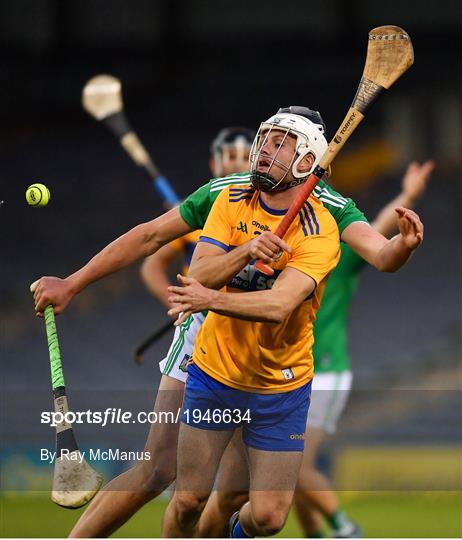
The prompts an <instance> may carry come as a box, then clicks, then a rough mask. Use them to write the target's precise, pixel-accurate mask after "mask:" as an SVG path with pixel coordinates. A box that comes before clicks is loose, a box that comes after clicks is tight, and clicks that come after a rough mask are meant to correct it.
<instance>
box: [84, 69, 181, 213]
mask: <svg viewBox="0 0 462 540" xmlns="http://www.w3.org/2000/svg"><path fill="white" fill-rule="evenodd" d="M82 105H83V108H84V109H85V110H86V111H87V112H88V114H90V115H91V116H93V118H96V120H98V121H102V122H103V123H104V124H105V125H106V126H107V127H108V129H109V130H110V131H112V133H114V135H115V136H116V137H117V138H118V140H119V142H120V144H121V145H122V146H123V148H124V149H125V150H126V152H127V153H128V154H129V156H130V157H131V158H132V160H133V161H134V162H135V163H136V164H137V165H138V166H140V167H143V168H144V170H145V171H146V172H147V173H148V175H149V176H150V178H151V180H152V182H153V186H154V188H155V189H156V190H157V192H158V193H159V195H160V196H161V197H162V200H163V202H164V205H165V206H166V207H167V208H172V207H173V206H175V205H176V204H178V203H179V201H180V199H179V197H178V195H177V194H176V193H175V191H174V189H173V188H172V186H171V184H170V182H169V181H168V180H167V178H166V177H165V176H163V175H162V173H161V172H160V171H159V169H158V168H157V166H156V165H155V164H154V162H153V160H152V159H151V157H150V155H149V154H148V152H147V150H146V149H145V147H144V146H143V144H142V142H141V141H140V139H139V138H138V135H137V134H136V133H135V132H134V131H133V129H132V128H131V126H130V124H129V122H128V120H127V117H126V116H125V113H124V105H123V101H122V85H121V83H120V81H119V79H117V78H116V77H113V76H112V75H97V76H96V77H93V78H92V79H90V80H89V81H88V82H87V83H86V85H85V86H84V88H83V92H82Z"/></svg>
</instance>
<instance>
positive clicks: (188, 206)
mask: <svg viewBox="0 0 462 540" xmlns="http://www.w3.org/2000/svg"><path fill="white" fill-rule="evenodd" d="M249 184H250V174H249V173H239V174H233V175H230V176H226V177H224V178H213V179H212V180H210V182H209V183H208V184H205V185H204V186H202V187H200V188H199V189H198V190H197V191H195V192H194V193H193V194H192V195H190V196H189V197H188V198H187V199H186V200H185V201H184V202H183V203H182V204H181V205H180V208H179V210H180V215H181V217H182V218H183V219H184V221H185V222H186V223H187V224H188V225H190V226H191V227H192V228H193V229H202V228H203V227H204V224H205V222H206V221H207V217H208V215H209V212H210V209H211V208H212V205H213V203H214V202H215V199H216V198H217V197H218V195H219V194H220V192H221V191H222V190H223V189H224V188H226V187H227V186H229V185H249ZM313 195H314V196H315V197H317V198H318V199H319V200H320V201H322V203H323V204H324V206H325V207H326V209H327V210H329V212H330V213H331V215H332V217H333V218H334V219H335V221H336V222H337V226H338V228H339V232H340V234H342V232H343V231H344V230H345V229H346V227H348V225H350V224H351V223H354V222H356V221H364V222H366V223H367V219H366V217H365V216H364V214H363V213H362V212H361V211H360V210H359V209H358V208H357V207H356V204H355V203H354V202H353V201H352V199H349V198H345V197H343V196H342V195H340V194H339V193H337V192H336V191H335V190H334V189H332V188H331V187H330V186H329V185H328V184H326V183H325V182H324V181H322V180H321V181H320V182H319V184H318V185H317V186H316V187H315V189H314V191H313ZM341 252H342V255H341V258H340V262H339V264H338V265H337V267H336V268H335V269H334V270H333V272H332V274H331V275H330V277H329V279H328V281H327V284H326V288H325V290H324V295H323V299H322V302H321V307H320V309H319V311H318V313H317V317H316V321H315V324H314V334H315V340H314V347H313V353H314V364H315V373H321V372H328V371H345V370H348V369H350V362H349V357H348V350H347V335H346V334H347V318H348V312H349V309H350V303H351V299H352V297H353V294H354V292H355V290H356V287H357V283H358V274H359V272H360V270H361V269H362V267H363V265H364V264H365V261H364V260H363V259H362V258H361V257H359V255H356V253H355V252H354V251H353V250H352V249H351V248H350V247H349V246H347V245H346V244H344V243H343V242H342V244H341Z"/></svg>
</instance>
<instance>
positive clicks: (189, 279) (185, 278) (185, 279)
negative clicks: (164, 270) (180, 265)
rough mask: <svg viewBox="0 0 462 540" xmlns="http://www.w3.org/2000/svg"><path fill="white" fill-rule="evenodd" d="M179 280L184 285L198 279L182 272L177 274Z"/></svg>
mask: <svg viewBox="0 0 462 540" xmlns="http://www.w3.org/2000/svg"><path fill="white" fill-rule="evenodd" d="M176 278H177V280H178V281H179V282H180V283H182V284H183V285H191V283H194V282H195V281H196V280H195V279H194V278H192V277H188V276H182V275H181V274H177V275H176Z"/></svg>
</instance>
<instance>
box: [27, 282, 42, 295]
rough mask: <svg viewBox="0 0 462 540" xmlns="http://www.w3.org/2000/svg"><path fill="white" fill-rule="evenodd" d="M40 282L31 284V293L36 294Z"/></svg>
mask: <svg viewBox="0 0 462 540" xmlns="http://www.w3.org/2000/svg"><path fill="white" fill-rule="evenodd" d="M39 281H40V279H37V280H36V281H34V283H31V284H30V287H29V289H30V292H31V293H34V292H35V289H36V288H37V285H38V284H39Z"/></svg>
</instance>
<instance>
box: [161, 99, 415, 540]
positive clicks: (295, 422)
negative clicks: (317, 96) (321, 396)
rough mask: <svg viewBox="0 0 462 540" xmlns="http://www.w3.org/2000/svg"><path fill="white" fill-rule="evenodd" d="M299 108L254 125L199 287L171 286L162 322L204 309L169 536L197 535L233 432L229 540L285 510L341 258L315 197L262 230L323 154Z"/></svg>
mask: <svg viewBox="0 0 462 540" xmlns="http://www.w3.org/2000/svg"><path fill="white" fill-rule="evenodd" d="M303 110H307V109H302V108H290V109H287V110H282V111H280V112H279V113H278V114H276V115H274V116H273V117H271V118H270V119H269V120H268V121H266V122H264V123H262V125H261V126H260V129H259V131H258V133H257V136H256V138H255V142H254V145H253V147H252V150H251V156H250V171H251V176H252V186H251V187H244V186H230V187H228V188H226V189H225V190H223V191H222V193H221V194H220V195H219V197H218V198H217V200H216V202H215V204H214V206H213V207H212V210H211V212H210V214H209V218H208V220H207V222H206V224H205V227H204V230H203V233H202V236H201V238H200V241H199V243H198V246H197V248H196V251H195V253H194V256H193V261H192V266H191V275H192V276H195V277H198V278H199V281H201V282H202V285H201V284H200V283H199V282H198V281H196V280H195V279H194V278H193V277H188V278H184V277H182V276H179V280H180V282H181V283H182V284H183V285H184V287H183V288H182V287H170V288H169V290H170V291H171V292H172V296H171V297H170V301H171V302H172V303H175V304H177V305H176V306H175V307H173V308H172V309H171V310H170V311H169V313H170V315H177V314H180V313H181V312H183V315H181V316H180V317H179V319H178V321H177V324H179V323H180V322H181V321H182V320H184V318H185V317H187V316H188V315H189V313H191V312H197V311H201V310H204V309H208V310H210V313H209V315H208V316H207V318H206V320H205V322H204V324H203V325H202V327H201V329H200V331H199V333H198V335H197V338H196V344H195V348H194V353H193V357H192V363H191V364H190V366H189V369H188V379H187V382H186V391H185V397H184V404H183V412H182V424H181V427H180V434H179V447H178V468H177V480H176V491H175V493H174V496H173V498H172V500H171V502H170V504H169V506H168V508H167V510H166V513H165V518H164V525H163V535H164V536H166V537H177V536H192V535H193V534H194V533H195V526H196V524H197V522H198V519H199V517H200V513H201V511H202V509H203V507H204V505H205V503H206V501H207V498H208V496H209V494H210V491H211V489H212V487H213V483H214V478H215V473H216V471H217V468H218V465H219V462H220V459H221V457H222V455H223V452H224V450H225V448H226V446H227V444H228V442H229V441H230V439H231V437H232V434H233V431H234V430H235V429H236V428H237V427H242V439H243V442H244V444H245V446H246V451H247V458H248V464H249V472H250V494H249V495H250V497H249V499H250V500H249V502H248V503H246V504H244V506H243V507H242V508H241V510H240V511H239V512H236V514H235V515H234V516H233V517H232V519H231V523H230V533H231V536H233V537H242V538H244V537H252V536H270V535H273V534H275V533H277V532H278V531H279V530H281V528H282V527H283V525H284V522H285V520H286V517H287V513H288V510H289V507H290V504H291V502H292V498H293V491H294V488H295V485H296V482H297V475H298V471H299V468H300V463H301V457H302V452H303V448H304V440H303V438H304V436H303V433H304V430H305V427H306V418H307V413H308V405H309V396H310V388H311V378H312V376H313V362H312V353H311V346H312V343H313V331H312V330H313V324H312V323H313V320H314V318H315V314H316V311H317V309H318V307H319V303H320V300H321V296H322V290H323V288H324V285H325V282H326V279H327V277H328V275H329V273H330V271H331V270H332V269H333V268H334V267H335V265H336V263H337V261H338V258H339V237H338V231H337V230H336V227H335V223H334V220H333V219H332V217H331V215H330V214H329V213H328V212H326V210H325V208H324V207H323V206H322V205H321V204H320V203H319V202H318V201H317V200H316V199H315V198H313V197H310V198H309V199H308V200H307V202H306V203H305V205H304V206H303V208H302V210H301V211H300V213H299V216H298V217H297V219H296V220H295V221H294V222H293V223H292V225H291V227H290V229H289V230H288V232H287V235H286V236H285V241H283V240H280V239H278V238H277V237H276V236H274V235H273V234H272V233H271V232H270V231H271V230H274V229H275V227H276V226H277V224H278V223H279V221H280V219H281V216H283V215H284V214H285V213H286V210H287V208H288V207H289V206H290V204H291V203H292V201H293V200H294V198H295V196H296V194H297V193H298V190H299V186H300V184H301V183H303V182H304V181H305V180H306V178H307V176H308V174H309V173H310V172H311V171H312V170H313V168H314V167H315V166H316V164H317V162H318V161H319V159H320V157H321V156H322V154H323V153H324V151H325V149H326V148H327V141H326V140H325V138H324V135H323V129H322V126H320V125H319V124H314V123H313V122H312V121H311V120H310V117H309V116H304V115H303ZM409 220H410V221H409V222H407V225H406V227H405V228H406V229H407V231H405V234H402V236H401V237H400V238H398V237H397V239H396V240H394V241H393V248H392V249H393V252H394V254H395V256H396V257H397V259H403V260H406V259H407V258H408V257H409V255H410V253H411V252H412V251H413V249H415V248H416V247H417V246H418V245H419V244H420V242H421V241H422V237H423V228H422V225H421V223H420V221H419V220H418V217H417V216H415V215H410V217H409ZM256 258H261V259H263V260H264V261H265V262H271V263H272V266H273V268H275V274H274V276H273V277H272V278H267V277H266V276H264V275H262V274H260V273H259V272H258V271H256V270H255V267H254V265H253V262H254V259H256ZM217 262H218V264H217ZM199 276H200V277H199ZM203 285H206V287H211V288H206V287H204V286H203ZM223 286H225V288H224V289H223V291H220V292H218V291H217V290H213V289H218V288H220V287H223Z"/></svg>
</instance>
